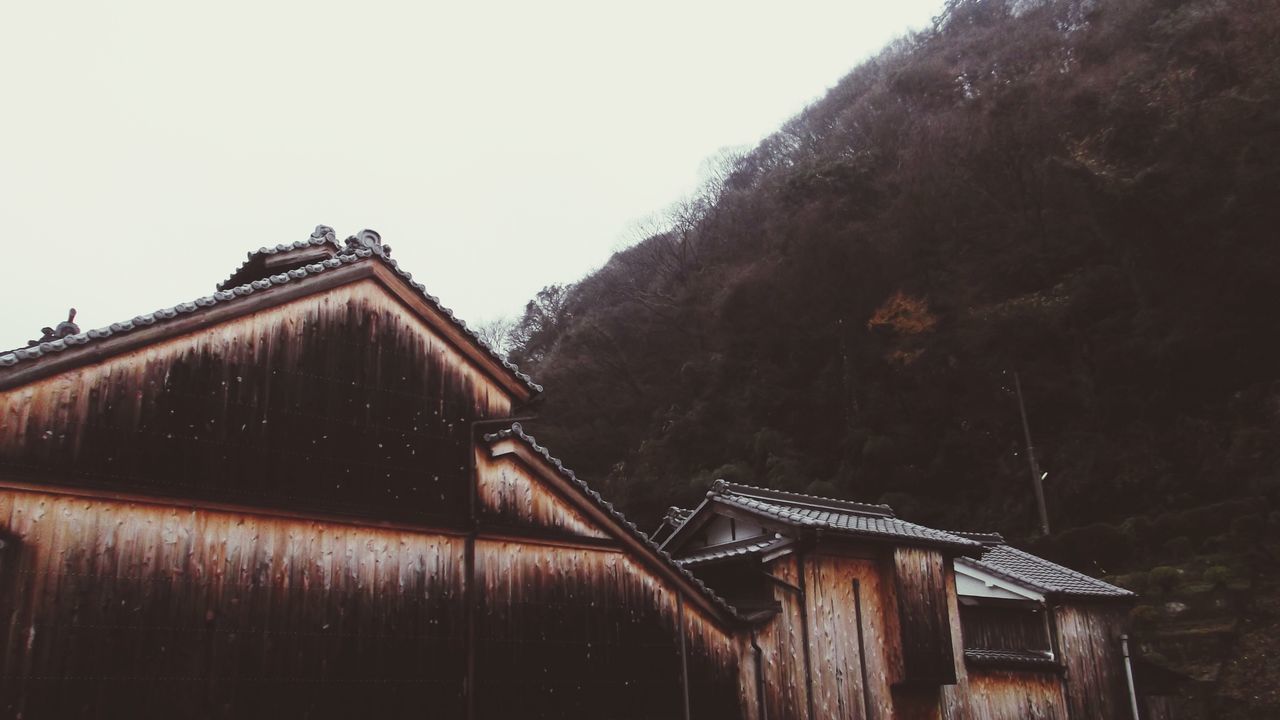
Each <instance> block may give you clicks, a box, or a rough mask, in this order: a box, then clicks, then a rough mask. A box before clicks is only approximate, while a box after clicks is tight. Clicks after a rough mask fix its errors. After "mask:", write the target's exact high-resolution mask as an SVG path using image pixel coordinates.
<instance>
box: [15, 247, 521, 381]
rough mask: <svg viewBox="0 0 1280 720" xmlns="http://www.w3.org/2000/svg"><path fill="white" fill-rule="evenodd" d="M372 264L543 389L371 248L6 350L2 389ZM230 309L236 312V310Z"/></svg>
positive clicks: (514, 376)
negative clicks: (147, 334)
mask: <svg viewBox="0 0 1280 720" xmlns="http://www.w3.org/2000/svg"><path fill="white" fill-rule="evenodd" d="M371 263H378V264H381V265H382V266H384V267H386V268H388V269H389V270H391V271H392V272H393V273H394V274H395V275H397V276H399V277H400V278H401V279H403V280H404V281H405V282H406V283H407V284H408V285H409V287H411V288H413V291H414V294H415V295H416V296H417V297H418V298H419V299H420V300H423V301H425V302H426V303H427V305H428V307H429V308H431V309H432V310H434V312H435V313H437V314H438V315H439V316H440V317H442V318H444V319H445V320H446V321H447V322H448V323H449V324H450V325H451V326H452V327H453V328H454V329H455V330H456V331H458V332H459V333H460V335H462V336H463V337H464V339H465V341H466V342H468V343H469V344H471V345H472V346H473V347H475V348H476V349H477V350H479V351H480V352H481V353H482V354H483V355H485V356H487V358H488V359H489V360H490V361H491V362H492V363H494V364H495V365H496V366H497V368H499V369H500V370H501V372H502V373H503V374H505V375H506V376H507V377H508V378H509V379H510V380H512V381H514V383H515V384H516V385H518V386H520V387H522V388H523V390H524V392H525V393H526V394H527V395H530V396H532V395H535V394H537V393H540V392H542V386H541V385H538V384H537V383H535V382H533V380H532V379H531V378H530V377H529V376H528V375H526V374H525V373H522V372H520V370H519V368H517V367H516V366H515V365H513V364H512V363H510V362H508V361H507V360H506V358H504V357H502V356H501V355H500V354H498V353H497V352H496V351H495V350H494V349H493V348H491V347H490V346H489V345H488V344H487V343H485V342H484V341H483V340H481V339H480V337H479V335H477V334H476V332H475V331H474V330H471V329H470V328H468V327H467V325H466V323H465V322H463V321H462V320H461V319H460V318H458V317H457V316H456V315H454V313H453V311H452V310H451V309H449V308H447V307H444V306H443V305H441V304H440V300H439V298H436V297H435V296H433V295H431V294H429V293H427V291H426V287H425V286H423V285H422V283H419V282H416V281H414V280H413V276H412V275H411V274H410V273H409V272H408V271H405V270H402V269H401V268H400V266H399V264H398V263H397V262H396V261H395V260H392V259H390V258H385V257H383V256H381V255H379V254H377V253H375V252H373V251H372V250H368V249H365V248H359V249H354V250H352V251H351V252H348V253H344V254H341V255H336V256H334V257H332V258H329V259H326V260H322V261H318V262H315V263H312V264H310V265H307V266H305V267H301V268H297V269H294V270H290V271H288V272H284V273H279V274H275V275H271V276H269V277H265V278H261V279H259V280H254V281H252V282H249V283H245V284H244V285H238V286H236V287H233V288H228V289H226V290H218V291H215V292H214V293H213V294H211V295H205V296H203V297H199V298H196V299H195V300H191V301H189V302H184V303H179V304H177V305H174V306H172V307H167V308H161V309H159V310H156V311H155V312H151V313H145V314H143V315H138V316H136V317H134V318H132V319H130V320H124V321H121V322H115V323H111V324H110V325H107V326H105V327H101V328H97V329H94V330H89V331H87V332H81V333H77V334H75V335H69V336H67V337H65V338H61V339H58V340H52V341H49V342H43V343H40V344H38V345H35V346H32V347H27V348H19V349H17V350H14V351H12V352H9V353H6V354H3V355H0V388H5V387H12V386H15V385H18V384H21V383H23V382H26V381H28V379H29V378H32V377H37V376H41V375H42V374H43V373H40V372H39V371H33V372H30V373H27V372H22V371H23V370H24V369H26V368H28V367H31V368H36V367H43V366H45V365H50V367H51V368H52V371H53V372H56V371H58V370H59V369H63V365H64V364H67V365H70V364H72V363H70V362H67V363H57V362H51V361H52V360H54V359H57V358H60V357H66V358H67V360H70V359H71V358H72V357H75V358H83V359H84V360H86V361H90V362H92V361H96V360H98V359H100V358H101V357H102V356H105V355H107V354H110V353H109V350H108V348H106V347H105V346H106V344H107V343H112V347H116V348H118V347H119V346H120V345H121V343H118V342H117V341H119V340H120V339H122V338H126V337H128V336H130V335H133V334H135V333H141V332H142V331H145V330H148V329H150V328H162V327H164V326H166V325H170V324H173V325H175V327H182V328H184V329H185V327H186V326H185V325H181V326H180V325H179V324H180V323H182V321H183V320H184V319H187V318H195V317H198V316H204V315H211V314H214V313H216V312H217V311H219V310H224V309H228V308H234V307H235V306H237V305H239V304H247V303H249V302H250V300H249V298H252V297H254V296H261V295H263V294H268V293H274V294H278V295H280V297H284V296H286V295H287V296H288V297H290V298H292V297H301V296H304V295H306V294H309V292H310V291H313V290H314V291H318V290H320V289H323V287H324V283H323V282H322V280H320V279H322V278H324V277H326V276H331V275H335V274H338V273H341V272H342V269H343V268H345V267H349V266H355V265H364V264H371ZM284 288H290V289H292V288H299V289H300V290H299V291H298V292H295V293H282V290H283V289H284ZM230 314H234V312H232V313H230ZM97 346H104V347H103V348H102V352H100V353H92V352H90V351H92V350H93V349H94V348H95V347H97Z"/></svg>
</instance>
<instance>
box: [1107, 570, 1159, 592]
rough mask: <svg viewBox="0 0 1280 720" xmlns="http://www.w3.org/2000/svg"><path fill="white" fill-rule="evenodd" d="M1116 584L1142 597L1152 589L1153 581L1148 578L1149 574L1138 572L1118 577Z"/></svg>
mask: <svg viewBox="0 0 1280 720" xmlns="http://www.w3.org/2000/svg"><path fill="white" fill-rule="evenodd" d="M1115 584H1116V585H1119V586H1120V587H1122V588H1124V589H1126V590H1132V591H1134V592H1136V593H1138V594H1139V595H1141V594H1143V593H1145V592H1146V591H1147V588H1148V587H1150V585H1151V581H1150V578H1148V577H1147V573H1145V572H1142V571H1138V572H1132V573H1128V574H1126V575H1119V576H1117V577H1116V580H1115Z"/></svg>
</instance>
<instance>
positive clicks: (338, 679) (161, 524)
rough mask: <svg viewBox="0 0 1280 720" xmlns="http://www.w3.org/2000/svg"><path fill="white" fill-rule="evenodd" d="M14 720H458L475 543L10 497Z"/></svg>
mask: <svg viewBox="0 0 1280 720" xmlns="http://www.w3.org/2000/svg"><path fill="white" fill-rule="evenodd" d="M0 534H3V538H4V540H5V543H6V547H5V549H4V550H3V551H0V568H3V588H2V589H0V590H2V591H0V618H3V621H4V625H3V632H4V637H5V644H4V655H3V668H2V669H0V715H3V716H4V717H11V718H17V717H21V718H25V719H26V720H42V719H44V718H59V719H60V718H122V717H128V718H174V717H190V718H255V717H289V718H352V717H386V718H394V717H415V718H420V717H424V716H426V717H442V718H443V717H449V718H453V717H457V716H458V713H459V712H460V704H459V703H460V688H461V667H460V665H459V663H458V661H457V658H458V657H460V655H461V653H462V642H463V640H462V635H461V632H460V627H461V624H460V619H459V618H460V615H459V607H460V606H459V604H458V602H457V597H458V590H459V587H460V583H461V581H462V577H461V563H462V539H461V538H458V537H450V536H445V535H439V534H431V533H425V532H411V531H406V530H391V529H379V528H369V527H356V526H353V525H348V524H338V523H326V522H314V521H311V522H309V521H305V520H293V519H285V518H278V517H276V518H273V517H269V516H265V515H258V514H247V513H234V512H219V511H209V510H192V509H190V508H186V509H184V508H179V507H166V506H162V505H155V504H149V503H130V502H123V501H117V500H110V499H101V498H90V497H83V496H76V495H60V494H49V493H43V492H24V491H14V490H0Z"/></svg>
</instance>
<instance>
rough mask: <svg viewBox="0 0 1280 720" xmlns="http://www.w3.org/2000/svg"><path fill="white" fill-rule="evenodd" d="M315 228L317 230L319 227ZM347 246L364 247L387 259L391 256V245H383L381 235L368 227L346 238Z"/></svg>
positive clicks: (353, 248)
mask: <svg viewBox="0 0 1280 720" xmlns="http://www.w3.org/2000/svg"><path fill="white" fill-rule="evenodd" d="M316 229H317V230H319V229H320V228H316ZM331 232H332V231H331ZM347 248H348V249H350V250H355V249H359V248H364V249H365V250H370V251H372V252H373V254H375V255H379V256H381V257H384V258H387V259H390V258H391V246H390V245H383V244H382V236H381V235H379V234H378V231H376V230H370V229H369V228H365V229H364V230H361V231H360V232H358V233H356V234H355V235H352V236H351V237H349V238H347Z"/></svg>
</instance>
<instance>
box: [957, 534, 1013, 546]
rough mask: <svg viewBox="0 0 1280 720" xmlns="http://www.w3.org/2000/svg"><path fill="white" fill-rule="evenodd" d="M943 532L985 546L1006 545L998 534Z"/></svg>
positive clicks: (1002, 537)
mask: <svg viewBox="0 0 1280 720" xmlns="http://www.w3.org/2000/svg"><path fill="white" fill-rule="evenodd" d="M943 532H947V533H951V534H952V535H959V536H960V537H962V538H965V539H966V540H976V541H977V542H980V543H982V544H983V545H988V544H990V545H1006V544H1007V543H1006V542H1005V539H1004V536H1003V535H1001V534H1000V533H998V532H973V531H970V530H943Z"/></svg>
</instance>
